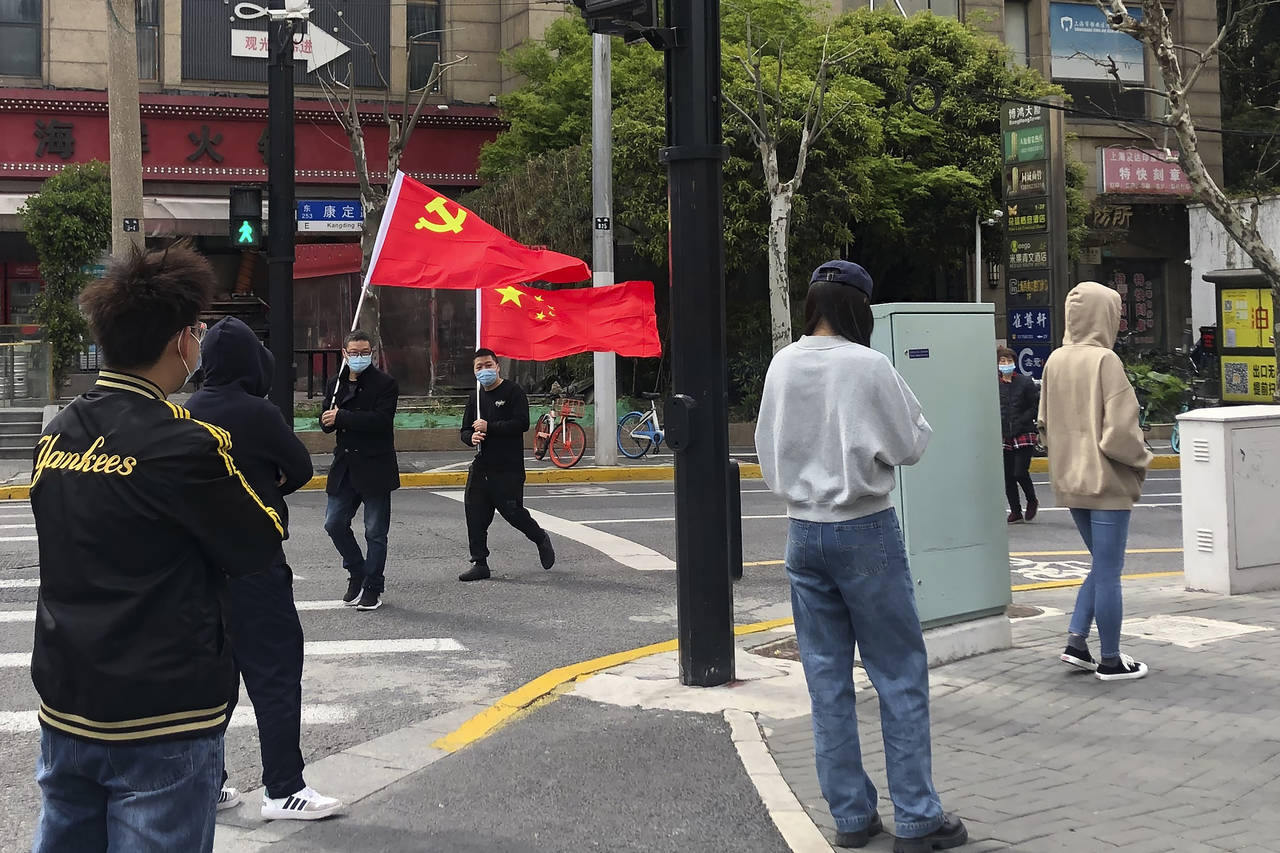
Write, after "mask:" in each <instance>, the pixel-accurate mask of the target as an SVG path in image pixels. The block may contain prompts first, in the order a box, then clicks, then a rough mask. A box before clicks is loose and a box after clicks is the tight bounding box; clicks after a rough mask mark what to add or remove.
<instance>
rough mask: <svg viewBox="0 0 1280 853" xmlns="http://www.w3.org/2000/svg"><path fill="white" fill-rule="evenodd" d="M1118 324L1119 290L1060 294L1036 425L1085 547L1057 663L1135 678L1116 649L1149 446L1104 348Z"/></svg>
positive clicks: (1118, 367) (1133, 666) (1136, 667)
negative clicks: (1063, 317)
mask: <svg viewBox="0 0 1280 853" xmlns="http://www.w3.org/2000/svg"><path fill="white" fill-rule="evenodd" d="M1119 330H1120V294H1119V293H1116V292H1115V291H1114V290H1112V289H1111V288H1109V287H1105V286H1103V285H1101V284H1098V283H1097V282H1093V281H1084V282H1081V283H1080V284H1077V285H1076V286H1075V287H1074V288H1072V289H1071V292H1070V293H1068V294H1067V327H1066V335H1065V336H1064V338H1063V341H1062V346H1061V347H1059V348H1058V349H1056V350H1054V351H1053V353H1052V354H1051V355H1050V356H1049V360H1048V361H1046V362H1045V365H1044V386H1043V389H1042V390H1041V396H1040V424H1041V433H1042V434H1043V435H1044V437H1045V444H1046V445H1047V446H1048V449H1049V471H1050V473H1051V474H1052V478H1053V492H1054V497H1055V498H1056V499H1057V501H1058V506H1065V507H1069V508H1070V509H1071V518H1072V520H1074V521H1075V524H1076V528H1077V529H1078V530H1079V531H1080V537H1081V538H1082V539H1084V544H1085V547H1086V548H1088V549H1089V553H1090V554H1091V555H1092V557H1093V565H1092V567H1091V568H1090V569H1089V575H1088V577H1086V578H1085V580H1084V585H1083V586H1081V587H1080V592H1079V594H1078V595H1077V596H1076V606H1075V610H1073V611H1072V613H1071V622H1070V624H1069V625H1068V627H1067V648H1066V650H1065V651H1064V652H1063V653H1062V654H1061V655H1060V656H1059V657H1060V659H1061V660H1062V662H1063V663H1065V664H1068V665H1069V666H1073V667H1076V668H1077V669H1083V670H1087V671H1090V672H1093V674H1094V675H1095V676H1096V677H1097V678H1099V679H1101V680H1102V681H1121V680H1126V679H1133V678H1142V677H1143V676H1145V675H1146V674H1147V665H1146V664H1145V663H1142V662H1141V661H1136V660H1134V659H1133V658H1131V657H1130V656H1129V655H1126V654H1121V652H1120V624H1121V622H1122V620H1123V618H1124V603H1123V600H1122V598H1121V592H1120V574H1121V572H1122V571H1123V570H1124V550H1125V543H1126V542H1127V541H1128V538H1129V515H1130V512H1131V510H1132V509H1133V505H1134V503H1135V502H1136V501H1137V500H1138V499H1139V498H1140V497H1141V496H1142V483H1143V481H1144V480H1145V479H1146V476H1147V466H1148V465H1149V464H1151V451H1150V450H1148V449H1147V445H1146V442H1145V441H1144V440H1143V436H1142V428H1141V427H1140V426H1139V425H1138V398H1137V396H1136V395H1135V394H1134V393H1133V386H1131V385H1130V384H1129V378H1128V376H1126V375H1125V372H1124V365H1123V364H1122V363H1121V362H1120V357H1119V356H1117V355H1116V354H1115V352H1113V351H1112V349H1111V348H1112V346H1114V345H1115V340H1116V334H1117V333H1118V332H1119ZM1095 619H1096V620H1097V622H1098V641H1099V644H1100V646H1101V658H1102V659H1101V660H1100V661H1097V660H1094V658H1093V655H1092V654H1090V653H1089V645H1088V642H1087V641H1088V637H1089V629H1090V628H1091V627H1092V625H1093V621H1094V620H1095Z"/></svg>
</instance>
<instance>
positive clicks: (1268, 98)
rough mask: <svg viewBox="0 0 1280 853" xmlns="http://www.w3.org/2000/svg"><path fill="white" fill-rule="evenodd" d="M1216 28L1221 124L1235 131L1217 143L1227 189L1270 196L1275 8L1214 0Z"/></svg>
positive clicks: (1277, 141) (1278, 55)
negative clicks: (1219, 32)
mask: <svg viewBox="0 0 1280 853" xmlns="http://www.w3.org/2000/svg"><path fill="white" fill-rule="evenodd" d="M1232 14H1234V15H1235V16H1236V19H1235V21H1234V22H1232V21H1231V20H1230V18H1229V16H1230V15H1232ZM1229 23H1231V24H1232V26H1229V27H1228V26H1226V25H1227V24H1229ZM1218 24H1219V26H1221V27H1224V37H1223V40H1222V48H1221V50H1222V125H1223V127H1224V128H1226V129H1227V130H1229V131H1238V132H1237V133H1229V134H1227V135H1225V136H1224V137H1223V139H1222V146H1223V152H1222V153H1223V170H1224V171H1225V172H1226V185H1227V188H1228V189H1231V190H1235V191H1238V192H1249V193H1265V192H1269V191H1273V190H1275V189H1276V188H1277V187H1280V6H1278V5H1276V4H1275V3H1272V2H1270V0H1231V1H1230V2H1228V0H1218Z"/></svg>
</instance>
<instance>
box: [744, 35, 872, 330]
mask: <svg viewBox="0 0 1280 853" xmlns="http://www.w3.org/2000/svg"><path fill="white" fill-rule="evenodd" d="M746 29H747V32H746V35H747V41H746V45H747V50H748V51H750V55H749V56H742V55H739V56H737V57H736V59H737V60H738V64H740V65H741V66H742V68H743V70H744V71H746V74H747V79H748V81H749V82H750V84H751V86H752V87H753V89H754V94H755V109H754V110H752V111H748V110H746V109H744V108H743V107H742V106H740V105H739V104H738V103H737V102H736V101H734V100H733V98H731V97H729V96H728V95H725V96H724V100H725V103H727V104H728V105H729V106H730V107H732V108H733V109H734V110H735V111H736V112H737V113H738V114H739V115H740V116H742V118H743V120H744V121H745V122H746V124H747V128H748V129H749V131H750V133H751V139H752V141H753V142H754V143H755V145H756V149H757V150H758V151H759V152H760V162H761V165H763V166H764V180H765V186H766V188H767V189H768V192H769V314H770V318H771V324H770V327H771V337H772V339H773V351H774V352H777V351H778V350H780V349H782V348H783V347H785V346H787V345H788V344H790V343H791V286H790V282H789V280H788V276H787V253H788V243H787V237H788V232H789V228H790V221H791V206H792V203H793V201H794V200H795V197H796V195H797V194H798V193H799V192H800V183H801V181H802V180H803V179H804V171H805V166H806V164H807V162H808V159H809V153H810V152H811V151H812V150H813V147H814V145H816V144H817V142H818V140H819V139H820V138H821V137H822V134H823V133H824V132H825V131H826V130H827V129H828V128H829V127H830V126H831V123H832V122H833V121H835V120H836V119H837V118H838V117H839V116H840V114H841V113H843V112H844V111H845V110H847V109H848V108H849V107H850V106H852V103H853V102H852V101H848V102H846V103H844V104H841V105H840V106H838V107H837V108H836V109H835V110H834V111H830V110H828V109H827V103H826V100H827V89H828V87H829V86H830V83H831V73H832V71H833V70H834V69H836V68H838V67H839V66H840V65H842V64H843V63H845V62H847V61H848V60H849V59H852V58H853V57H854V56H856V55H857V54H858V52H859V51H857V50H847V51H843V52H835V53H834V54H833V52H832V50H831V44H830V42H831V30H830V29H828V30H827V32H826V34H825V35H824V36H823V39H822V56H821V58H820V59H819V61H818V68H817V71H816V72H815V74H814V78H813V87H812V88H811V89H810V90H809V98H808V102H807V103H806V104H805V109H804V115H803V117H802V118H801V127H800V145H799V149H798V151H797V154H796V166H795V171H794V172H792V174H791V177H790V178H789V179H788V180H785V181H784V180H783V179H782V174H781V168H780V166H779V165H778V145H779V137H780V136H781V133H782V126H783V124H784V123H785V122H787V121H788V120H789V119H790V116H788V115H786V110H787V103H786V101H785V99H784V95H783V91H782V90H783V68H784V59H785V51H786V45H785V44H784V43H783V42H782V41H781V40H779V41H778V42H777V56H776V62H777V65H776V67H775V68H772V69H769V70H770V71H772V72H773V77H774V79H773V80H772V81H770V80H768V79H767V78H768V77H769V74H768V72H766V71H765V69H763V68H762V63H763V56H764V54H765V50H766V49H768V48H770V44H769V42H768V41H765V42H763V43H762V44H761V45H760V46H759V47H756V46H755V43H754V42H753V41H752V37H751V17H750V16H749V15H748V16H747V19H746ZM771 58H774V57H772V56H771Z"/></svg>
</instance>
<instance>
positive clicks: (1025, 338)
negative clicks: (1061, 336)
mask: <svg viewBox="0 0 1280 853" xmlns="http://www.w3.org/2000/svg"><path fill="white" fill-rule="evenodd" d="M1049 311H1050V309H1048V308H1021V309H1019V310H1017V311H1010V312H1009V340H1011V341H1018V342H1023V343H1037V344H1047V343H1049V341H1050V340H1051V337H1050V335H1049Z"/></svg>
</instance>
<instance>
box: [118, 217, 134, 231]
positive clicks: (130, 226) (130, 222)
mask: <svg viewBox="0 0 1280 853" xmlns="http://www.w3.org/2000/svg"><path fill="white" fill-rule="evenodd" d="M120 225H121V228H122V230H124V231H126V232H131V231H137V230H139V229H138V220H136V219H126V220H124V221H123V222H121V223H120Z"/></svg>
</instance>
